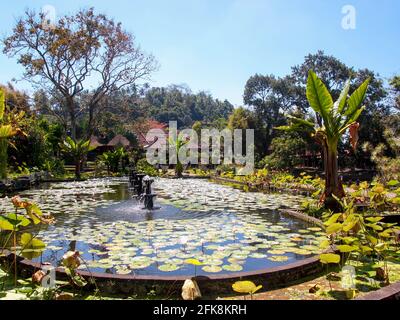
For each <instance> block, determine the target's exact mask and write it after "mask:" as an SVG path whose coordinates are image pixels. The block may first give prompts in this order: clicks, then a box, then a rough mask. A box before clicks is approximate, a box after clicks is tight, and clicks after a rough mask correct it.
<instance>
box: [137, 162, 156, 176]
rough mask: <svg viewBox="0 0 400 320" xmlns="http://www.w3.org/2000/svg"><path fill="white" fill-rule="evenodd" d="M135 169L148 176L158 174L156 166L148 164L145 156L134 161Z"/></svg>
mask: <svg viewBox="0 0 400 320" xmlns="http://www.w3.org/2000/svg"><path fill="white" fill-rule="evenodd" d="M136 170H137V171H138V172H141V173H144V174H147V175H148V176H151V177H157V176H159V172H158V170H157V169H156V168H154V167H153V166H152V165H151V164H149V163H148V162H147V160H146V158H144V159H140V160H139V161H138V162H137V163H136Z"/></svg>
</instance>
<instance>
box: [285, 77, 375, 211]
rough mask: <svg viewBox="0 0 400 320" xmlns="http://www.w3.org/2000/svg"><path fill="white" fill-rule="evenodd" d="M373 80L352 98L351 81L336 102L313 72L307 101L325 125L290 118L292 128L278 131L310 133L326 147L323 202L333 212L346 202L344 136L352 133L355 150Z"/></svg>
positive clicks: (286, 127) (355, 92)
mask: <svg viewBox="0 0 400 320" xmlns="http://www.w3.org/2000/svg"><path fill="white" fill-rule="evenodd" d="M369 81H370V79H367V80H366V81H364V82H363V83H362V84H361V86H360V87H359V88H358V89H357V90H355V91H354V93H353V94H352V95H351V96H350V97H349V96H348V94H349V90H350V80H348V81H347V82H346V84H345V86H344V89H343V90H342V92H341V94H340V96H339V99H338V100H337V101H336V102H333V99H332V96H331V94H330V93H329V91H328V89H327V88H326V86H325V84H324V83H323V82H322V80H321V79H319V78H318V77H317V75H316V74H315V73H314V72H313V71H309V75H308V80H307V100H308V102H309V104H310V106H311V108H312V109H313V110H314V111H315V113H316V114H317V116H318V117H320V119H321V125H318V124H315V123H312V122H310V121H307V120H304V119H300V118H296V117H292V116H288V119H289V121H290V122H291V123H290V125H289V126H283V127H279V128H277V129H280V130H286V131H306V132H309V133H311V135H312V136H313V137H314V138H315V139H316V141H317V142H318V143H319V144H320V145H321V146H322V149H323V154H324V168H325V191H324V193H323V196H322V197H321V202H324V203H325V206H326V207H327V208H329V209H332V210H337V209H338V208H340V206H339V205H338V202H337V201H336V199H335V197H336V198H342V197H343V196H344V195H345V194H344V190H343V186H342V183H341V181H340V180H339V176H338V144H339V142H340V140H341V137H342V136H343V134H344V133H346V132H347V131H349V134H350V142H351V144H352V146H353V148H354V149H355V148H356V146H357V142H358V128H359V123H358V122H357V119H358V118H359V116H360V115H361V113H362V112H363V111H364V109H365V106H363V105H362V102H363V101H364V99H365V96H366V92H367V89H368V85H369Z"/></svg>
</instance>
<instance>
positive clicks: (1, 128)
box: [0, 88, 24, 179]
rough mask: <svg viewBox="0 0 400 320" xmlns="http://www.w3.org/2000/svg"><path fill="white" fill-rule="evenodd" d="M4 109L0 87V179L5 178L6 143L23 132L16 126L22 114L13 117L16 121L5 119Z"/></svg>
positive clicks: (3, 95) (2, 92) (3, 96)
mask: <svg viewBox="0 0 400 320" xmlns="http://www.w3.org/2000/svg"><path fill="white" fill-rule="evenodd" d="M5 111H6V103H5V94H4V91H3V90H2V89H1V88H0V179H6V178H7V162H8V152H7V151H8V145H9V139H10V138H12V137H13V136H16V135H17V134H21V133H22V134H24V133H23V132H22V130H21V129H20V128H19V127H18V125H17V124H16V122H18V121H20V120H21V118H22V117H23V116H24V113H23V112H21V113H20V114H19V115H17V116H16V117H15V119H14V120H16V121H11V122H10V121H6V120H5V119H4V114H5Z"/></svg>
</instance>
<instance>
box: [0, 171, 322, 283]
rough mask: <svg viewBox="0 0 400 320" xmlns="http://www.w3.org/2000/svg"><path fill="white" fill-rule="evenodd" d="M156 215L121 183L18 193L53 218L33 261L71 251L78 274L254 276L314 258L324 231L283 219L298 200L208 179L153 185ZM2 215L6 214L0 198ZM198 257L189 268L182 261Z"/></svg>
mask: <svg viewBox="0 0 400 320" xmlns="http://www.w3.org/2000/svg"><path fill="white" fill-rule="evenodd" d="M154 191H155V193H157V195H158V197H157V199H156V207H157V208H156V210H153V211H147V210H144V209H143V205H142V204H140V203H138V202H137V201H136V199H133V198H132V192H131V191H130V190H129V189H128V181H127V180H126V179H107V180H106V179H96V180H90V181H85V182H74V183H53V184H50V185H47V186H42V187H40V188H39V189H35V190H29V191H27V192H24V193H22V194H21V197H23V198H24V199H29V200H31V201H34V202H36V203H37V204H39V206H40V207H41V208H42V210H43V211H44V212H46V213H51V214H52V215H53V216H54V217H55V218H56V223H55V224H54V225H52V226H46V227H42V228H43V229H41V230H39V234H38V237H39V238H41V239H42V240H44V241H45V242H46V243H47V249H46V251H45V252H44V253H43V255H42V256H41V257H40V258H38V259H36V260H37V261H42V262H51V263H52V264H53V265H59V263H60V259H61V258H62V256H63V254H64V253H65V252H66V251H68V250H69V248H71V247H74V246H75V248H76V249H77V250H79V251H80V252H81V254H82V257H83V259H84V260H85V264H84V265H82V266H81V268H82V269H86V268H89V269H90V270H91V271H96V272H107V273H115V274H132V275H135V274H136V275H170V276H174V275H187V276H194V275H195V274H196V275H208V274H222V273H224V274H226V273H235V272H239V271H255V270H259V269H264V268H268V267H275V266H280V265H284V264H288V263H291V262H295V261H297V260H302V259H305V258H308V257H310V256H312V255H314V254H318V253H319V243H320V241H321V240H323V239H325V238H324V233H323V232H322V230H321V229H320V228H318V227H315V226H312V225H309V224H307V223H304V222H302V221H299V220H295V219H292V218H285V217H282V216H281V215H280V214H279V211H278V209H280V208H291V209H296V208H299V206H300V203H301V201H302V200H304V198H302V197H300V196H294V195H287V194H263V193H249V192H247V193H246V192H243V191H241V190H239V189H234V188H232V187H229V186H224V185H220V184H215V183H212V182H208V181H206V180H198V179H185V180H170V179H162V178H160V179H156V181H155V183H154ZM0 208H1V211H2V212H5V211H6V210H12V205H11V204H10V199H7V198H3V199H0ZM191 258H193V259H197V260H199V261H200V262H201V263H202V265H201V266H197V267H195V266H193V265H189V264H187V263H186V260H187V259H191Z"/></svg>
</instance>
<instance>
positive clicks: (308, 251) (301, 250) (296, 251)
mask: <svg viewBox="0 0 400 320" xmlns="http://www.w3.org/2000/svg"><path fill="white" fill-rule="evenodd" d="M292 252H293V253H295V254H299V255H302V256H308V255H310V254H312V252H311V251H310V250H306V249H296V250H293V251H292Z"/></svg>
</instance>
